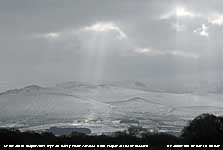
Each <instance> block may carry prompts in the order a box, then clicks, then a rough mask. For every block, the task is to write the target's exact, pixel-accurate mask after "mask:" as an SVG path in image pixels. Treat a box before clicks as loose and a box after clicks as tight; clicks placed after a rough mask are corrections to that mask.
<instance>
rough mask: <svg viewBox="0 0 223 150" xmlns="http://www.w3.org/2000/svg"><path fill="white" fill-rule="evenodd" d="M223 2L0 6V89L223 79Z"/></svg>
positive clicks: (58, 1)
mask: <svg viewBox="0 0 223 150" xmlns="http://www.w3.org/2000/svg"><path fill="white" fill-rule="evenodd" d="M222 40H223V1H221V0H211V1H210V0H196V1H195V0H187V1H176V0H63V1H62V0H0V68H1V73H0V90H4V89H7V88H12V87H20V86H25V85H28V84H39V85H48V84H54V83H60V82H66V81H75V80H81V81H87V82H88V81H92V82H96V81H100V80H153V79H154V80H155V79H164V80H170V79H176V78H190V79H192V80H195V79H196V80H197V79H200V78H202V79H204V80H212V79H214V80H222V79H221V78H222V67H223V62H222V61H223V60H222V57H223V53H222V46H223V41H222Z"/></svg>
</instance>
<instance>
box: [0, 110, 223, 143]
mask: <svg viewBox="0 0 223 150" xmlns="http://www.w3.org/2000/svg"><path fill="white" fill-rule="evenodd" d="M222 139H223V117H217V116H214V115H211V114H202V115H200V116H198V117H196V118H195V119H194V120H192V121H191V122H190V123H189V125H188V126H187V127H185V128H184V129H183V130H182V134H181V135H180V136H179V137H176V136H173V135H168V134H161V133H148V132H146V133H145V132H143V133H142V132H141V131H140V130H139V129H129V130H127V131H125V132H117V133H114V134H113V135H112V136H105V135H101V136H90V135H85V134H80V133H75V132H73V133H72V134H70V135H69V136H55V135H53V134H52V133H47V132H44V133H35V132H20V131H19V130H16V129H0V144H1V145H3V144H21V145H25V144H88V145H90V144H93V145H99V144H139V145H140V144H146V145H150V146H165V147H166V145H167V144H223V140H222Z"/></svg>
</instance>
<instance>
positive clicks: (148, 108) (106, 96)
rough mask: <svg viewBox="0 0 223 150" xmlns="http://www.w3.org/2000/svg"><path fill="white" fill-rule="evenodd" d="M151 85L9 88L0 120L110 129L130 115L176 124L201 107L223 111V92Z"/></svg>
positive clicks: (0, 102)
mask: <svg viewBox="0 0 223 150" xmlns="http://www.w3.org/2000/svg"><path fill="white" fill-rule="evenodd" d="M148 87H149V85H146V84H143V83H135V82H134V83H128V84H120V83H119V84H87V83H78V82H69V83H64V84H58V85H56V86H54V87H45V88H43V87H39V86H36V85H32V86H27V87H25V88H22V89H15V90H9V91H6V92H4V93H1V94H0V126H4V127H5V126H21V127H23V128H29V129H30V128H33V129H34V128H38V129H39V127H40V126H44V127H46V126H47V127H49V126H54V125H56V124H63V123H68V124H69V125H73V126H78V127H80V126H81V127H83V126H85V127H88V128H90V129H92V130H94V131H95V132H110V131H115V130H119V129H121V128H125V127H128V125H129V124H128V123H127V122H128V121H122V120H126V119H129V120H136V121H137V122H139V125H142V126H145V127H148V128H152V129H154V128H158V129H160V130H162V129H163V130H178V129H181V128H182V127H183V126H184V125H185V124H186V121H187V120H189V119H192V118H193V117H195V116H197V115H199V114H201V113H206V112H208V113H215V114H219V115H220V114H223V102H222V101H221V99H222V98H223V95H222V94H213V93H206V94H193V93H171V92H165V91H161V90H160V91H154V90H151V91H150V90H149V88H148ZM124 122H125V123H124ZM129 122H131V121H129ZM130 124H131V123H130ZM93 133H94V132H93Z"/></svg>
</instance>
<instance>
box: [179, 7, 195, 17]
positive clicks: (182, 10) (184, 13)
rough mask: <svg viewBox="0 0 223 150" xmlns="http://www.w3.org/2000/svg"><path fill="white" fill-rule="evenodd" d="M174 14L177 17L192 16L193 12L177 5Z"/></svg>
mask: <svg viewBox="0 0 223 150" xmlns="http://www.w3.org/2000/svg"><path fill="white" fill-rule="evenodd" d="M176 16H178V17H194V14H193V13H192V12H190V11H188V10H186V8H183V7H177V8H176Z"/></svg>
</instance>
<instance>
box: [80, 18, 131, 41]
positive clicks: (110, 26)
mask: <svg viewBox="0 0 223 150" xmlns="http://www.w3.org/2000/svg"><path fill="white" fill-rule="evenodd" d="M84 30H85V31H94V32H111V31H115V32H117V33H118V34H119V35H118V36H117V38H118V39H124V38H126V37H127V36H126V34H125V33H124V32H123V31H122V30H121V29H120V28H119V27H118V26H117V25H116V24H114V23H111V22H99V23H96V24H93V25H91V26H87V27H85V28H84Z"/></svg>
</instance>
